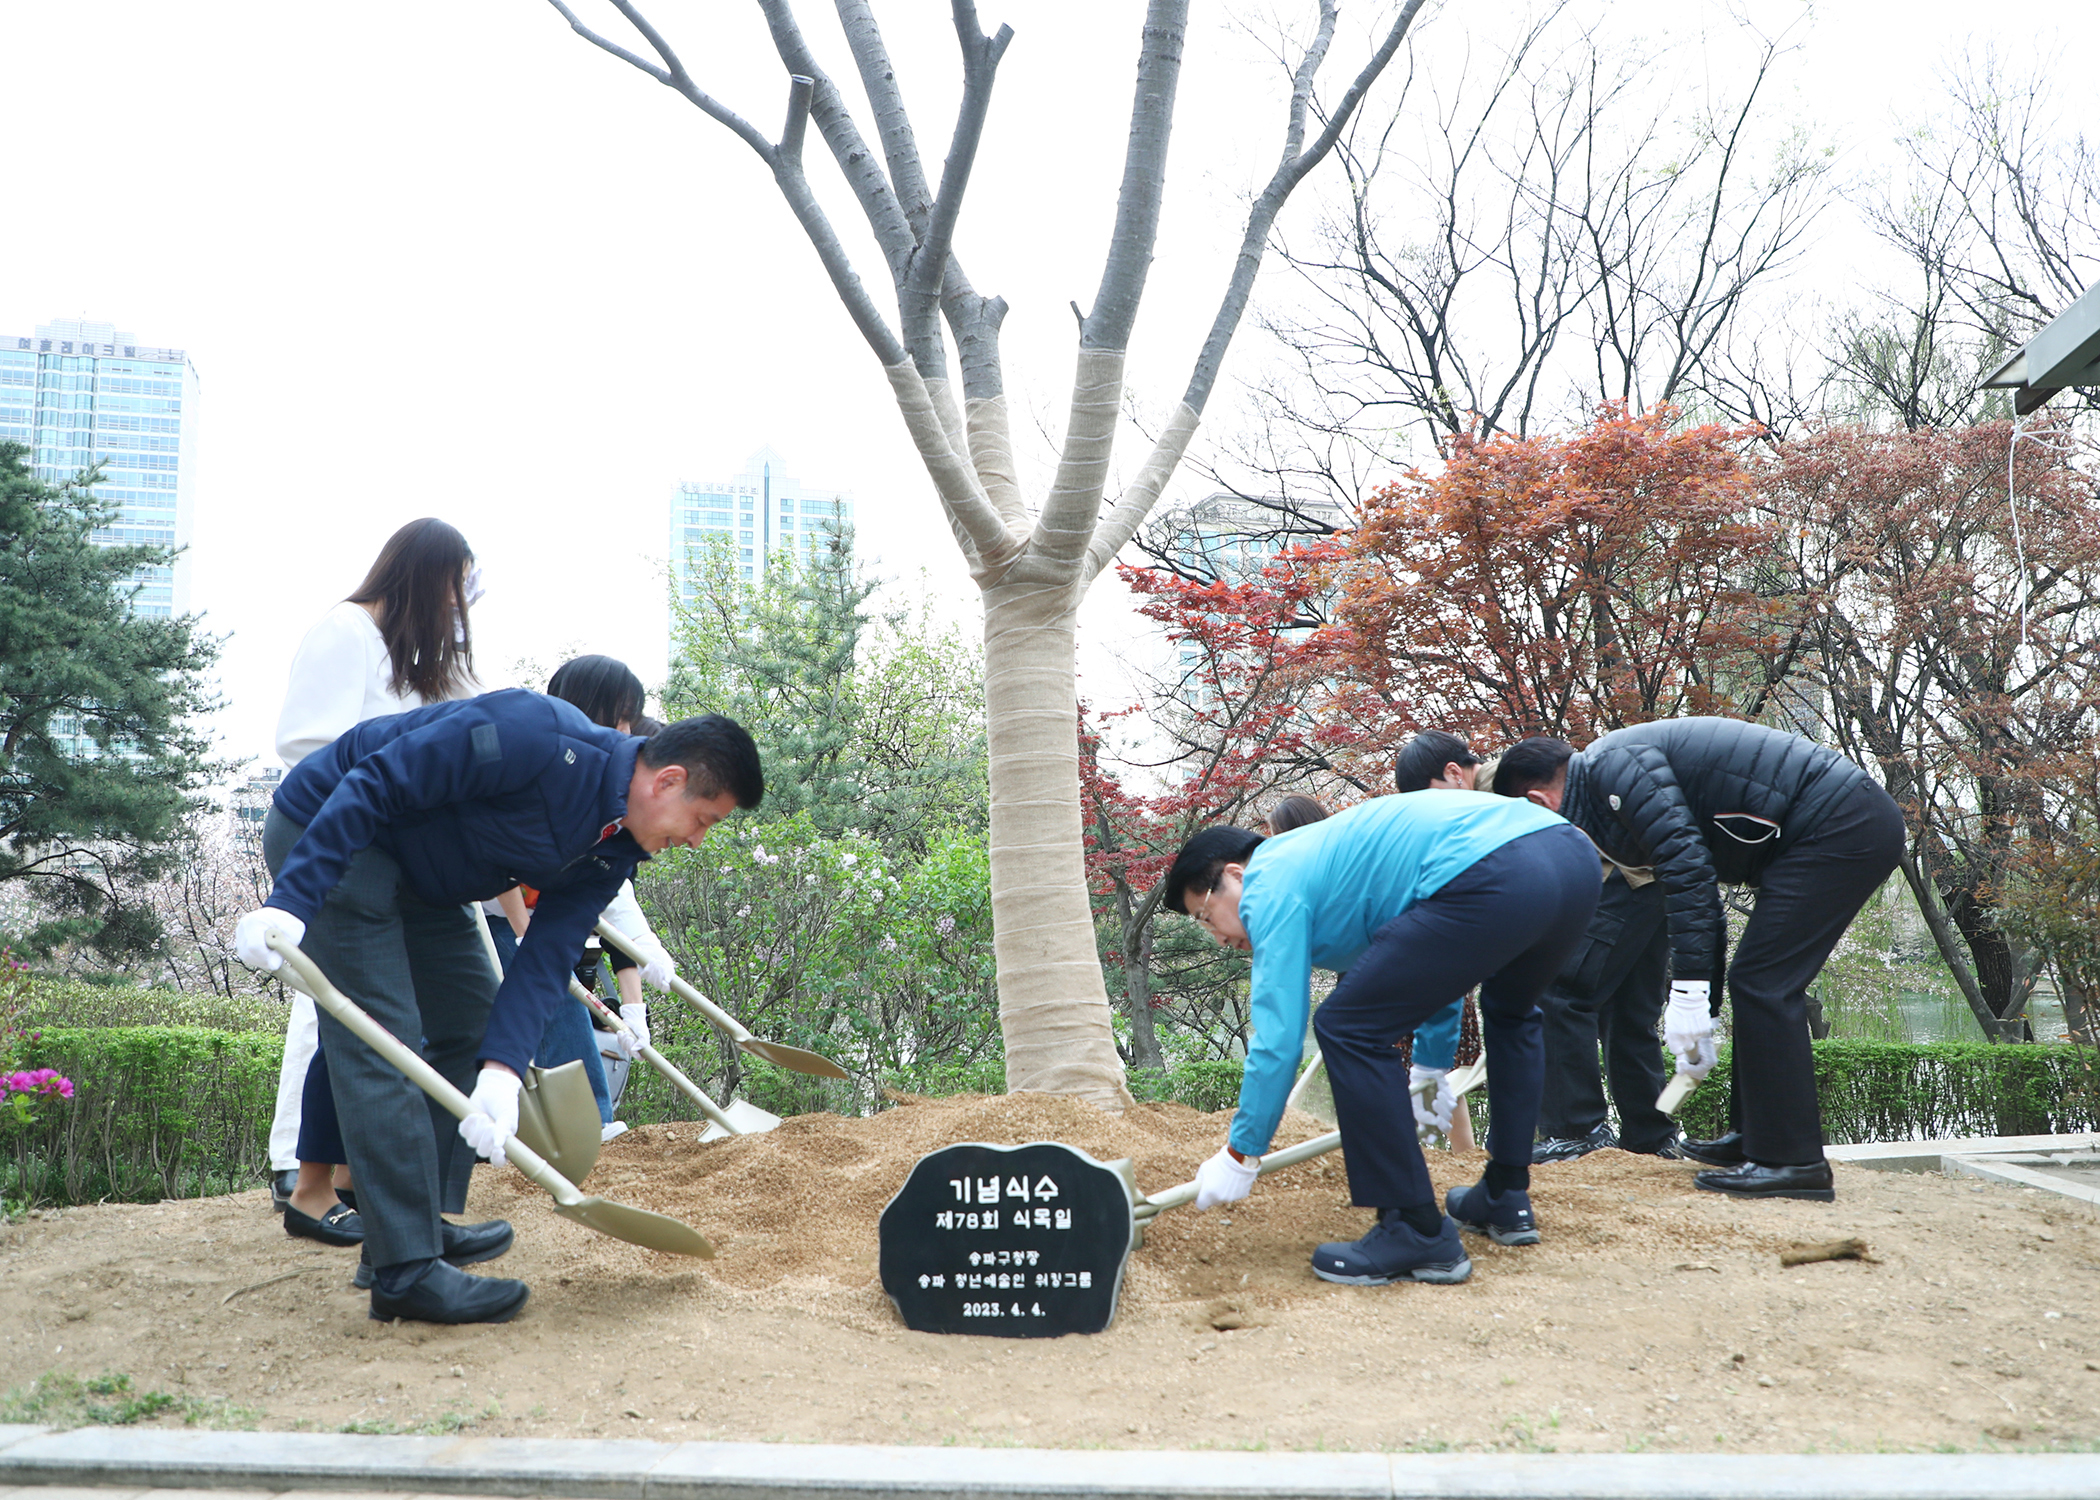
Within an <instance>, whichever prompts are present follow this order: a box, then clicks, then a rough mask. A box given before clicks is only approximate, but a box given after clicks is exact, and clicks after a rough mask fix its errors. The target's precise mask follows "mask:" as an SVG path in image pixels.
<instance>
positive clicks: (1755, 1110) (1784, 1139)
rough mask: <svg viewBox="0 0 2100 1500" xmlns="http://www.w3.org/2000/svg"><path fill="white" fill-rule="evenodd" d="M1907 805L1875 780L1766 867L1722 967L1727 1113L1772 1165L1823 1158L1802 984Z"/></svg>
mask: <svg viewBox="0 0 2100 1500" xmlns="http://www.w3.org/2000/svg"><path fill="white" fill-rule="evenodd" d="M1903 840H1904V830H1903V812H1902V810H1901V809H1900V808H1898V807H1897V806H1896V804H1895V801H1894V800H1893V799H1892V798H1891V797H1890V796H1889V794H1888V793H1887V792H1885V791H1883V790H1882V789H1881V788H1880V787H1878V786H1875V785H1874V784H1873V783H1871V782H1867V783H1863V784H1862V785H1861V786H1860V787H1859V789H1858V790H1857V791H1855V792H1854V793H1853V794H1852V795H1851V796H1849V797H1847V798H1846V799H1845V800H1844V801H1842V802H1840V803H1838V804H1837V805H1836V806H1834V807H1832V808H1831V809H1830V811H1829V812H1828V813H1827V814H1825V816H1824V818H1823V821H1822V822H1821V823H1819V824H1817V825H1816V827H1814V828H1813V829H1811V830H1810V831H1809V832H1808V834H1807V836H1805V837H1804V838H1803V839H1802V840H1801V841H1800V842H1799V843H1797V844H1795V845H1794V846H1793V847H1792V848H1790V849H1788V850H1787V851H1786V852H1785V853H1784V854H1781V855H1780V856H1779V857H1778V858H1777V859H1775V860H1773V861H1772V863H1771V864H1770V865H1768V866H1767V867H1766V868H1765V872H1764V875H1763V878H1762V879H1760V880H1759V882H1758V888H1757V906H1756V909H1755V910H1753V911H1752V912H1751V914H1750V920H1749V921H1748V922H1747V923H1746V924H1745V925H1744V927H1743V936H1742V940H1741V941H1740V942H1739V943H1737V944H1736V948H1735V958H1734V961H1733V962H1732V963H1731V964H1730V965H1729V970H1728V998H1729V1002H1730V1004H1731V1005H1732V1006H1733V1011H1732V1014H1731V1027H1732V1031H1733V1033H1734V1043H1735V1050H1734V1056H1733V1060H1732V1066H1733V1069H1734V1079H1733V1083H1734V1087H1733V1089H1732V1091H1731V1092H1732V1095H1733V1099H1734V1104H1733V1109H1732V1113H1733V1114H1734V1116H1735V1118H1736V1120H1737V1122H1738V1125H1739V1128H1740V1129H1741V1130H1742V1132H1743V1154H1744V1155H1746V1156H1747V1157H1749V1158H1750V1160H1752V1161H1754V1162H1762V1163H1765V1164H1766V1165H1768V1166H1788V1165H1798V1164H1801V1163H1806V1162H1815V1161H1821V1160H1822V1159H1823V1114H1822V1111H1821V1110H1820V1109H1819V1108H1818V1107H1817V1104H1816V1064H1815V1052H1814V1049H1813V1048H1812V1047H1811V1046H1810V1045H1809V1036H1808V986H1809V985H1810V983H1812V982H1813V981H1814V979H1815V977H1816V975H1817V973H1819V972H1820V971H1821V970H1822V967H1823V964H1824V962H1825V960H1827V959H1828V958H1829V957H1830V952H1831V950H1832V949H1833V948H1835V947H1837V945H1838V939H1840V938H1842V937H1843V936H1844V935H1845V929H1846V928H1847V927H1850V926H1851V925H1852V919H1853V918H1854V917H1855V916H1857V915H1858V914H1859V909H1860V908H1861V907H1862V906H1865V905H1866V904H1867V902H1868V900H1869V899H1870V898H1871V897H1872V896H1873V894H1874V893H1875V892H1876V891H1878V890H1880V889H1881V884H1882V882H1883V881H1885V880H1887V879H1888V877H1889V872H1890V871H1891V870H1893V869H1895V868H1896V861H1897V860H1898V859H1899V858H1900V857H1901V856H1902V853H1903Z"/></svg>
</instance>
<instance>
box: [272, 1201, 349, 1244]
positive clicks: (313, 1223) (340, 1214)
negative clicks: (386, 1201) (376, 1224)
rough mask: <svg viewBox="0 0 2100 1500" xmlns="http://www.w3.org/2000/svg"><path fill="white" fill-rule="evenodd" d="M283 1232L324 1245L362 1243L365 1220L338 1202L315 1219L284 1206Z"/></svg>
mask: <svg viewBox="0 0 2100 1500" xmlns="http://www.w3.org/2000/svg"><path fill="white" fill-rule="evenodd" d="M284 1232H285V1233H286V1234H288V1235H290V1236H292V1238H294V1239H305V1240H319V1241H320V1242H321V1243H322V1244H324V1245H362V1244H363V1243H364V1242H365V1221H364V1220H363V1219H360V1218H359V1217H358V1216H357V1215H356V1214H355V1213H353V1212H352V1211H351V1210H349V1209H347V1208H345V1207H344V1206H343V1205H342V1204H340V1203H338V1204H336V1206H335V1207H333V1208H331V1209H329V1210H328V1212H327V1213H325V1214H323V1215H321V1217H320V1218H318V1219H316V1218H313V1217H311V1216H310V1215H307V1214H303V1213H301V1212H299V1210H298V1209H296V1208H294V1207H292V1205H291V1204H289V1203H287V1204H285V1206H284Z"/></svg>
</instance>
